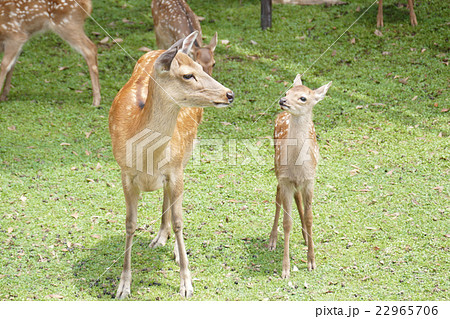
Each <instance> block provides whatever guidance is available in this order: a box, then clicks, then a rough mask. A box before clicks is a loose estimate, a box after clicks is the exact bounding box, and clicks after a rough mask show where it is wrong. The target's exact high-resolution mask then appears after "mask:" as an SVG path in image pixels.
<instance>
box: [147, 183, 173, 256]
mask: <svg viewBox="0 0 450 319" xmlns="http://www.w3.org/2000/svg"><path fill="white" fill-rule="evenodd" d="M170 218H171V206H170V196H169V193H168V190H167V188H166V187H165V188H164V199H163V208H162V215H161V226H160V227H159V232H158V234H157V235H156V237H155V238H154V239H153V240H152V242H151V243H150V248H156V247H160V246H164V245H165V244H166V242H167V239H168V238H169V237H170Z"/></svg>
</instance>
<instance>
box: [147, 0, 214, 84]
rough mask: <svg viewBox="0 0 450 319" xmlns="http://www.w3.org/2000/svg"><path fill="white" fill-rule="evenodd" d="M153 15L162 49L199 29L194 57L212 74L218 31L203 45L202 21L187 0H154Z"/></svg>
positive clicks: (158, 42) (158, 41)
mask: <svg viewBox="0 0 450 319" xmlns="http://www.w3.org/2000/svg"><path fill="white" fill-rule="evenodd" d="M152 16H153V23H154V25H155V34H156V45H157V46H158V48H160V49H168V48H169V47H170V46H171V45H172V44H174V43H175V42H176V41H177V40H179V39H181V38H183V37H186V36H188V35H189V34H191V33H192V32H194V31H198V32H199V35H198V38H197V40H196V41H195V44H194V47H193V48H192V51H193V58H194V60H195V61H196V62H197V63H199V64H200V65H201V66H202V68H203V70H204V71H205V72H206V73H208V74H209V75H211V74H212V69H213V67H214V64H215V61H214V50H215V49H216V45H217V32H216V34H215V35H214V36H213V38H212V39H211V42H210V43H209V44H208V45H206V46H203V43H202V28H201V26H200V22H199V20H198V18H197V16H196V15H195V13H194V12H193V11H192V9H191V8H190V7H189V5H188V4H187V3H186V1H185V0H153V1H152Z"/></svg>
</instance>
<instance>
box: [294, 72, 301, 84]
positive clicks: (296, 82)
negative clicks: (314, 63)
mask: <svg viewBox="0 0 450 319" xmlns="http://www.w3.org/2000/svg"><path fill="white" fill-rule="evenodd" d="M298 85H302V76H301V75H300V74H297V76H296V77H295V80H294V84H293V86H298Z"/></svg>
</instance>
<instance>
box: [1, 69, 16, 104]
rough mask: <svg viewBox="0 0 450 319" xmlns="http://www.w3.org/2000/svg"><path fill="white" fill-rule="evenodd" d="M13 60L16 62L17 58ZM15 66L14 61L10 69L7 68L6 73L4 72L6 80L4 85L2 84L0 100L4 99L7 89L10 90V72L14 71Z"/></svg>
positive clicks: (6, 95)
mask: <svg viewBox="0 0 450 319" xmlns="http://www.w3.org/2000/svg"><path fill="white" fill-rule="evenodd" d="M15 62H17V60H16V61H15ZM15 66H16V63H14V64H13V65H12V66H11V70H9V72H8V74H6V81H5V85H4V86H3V92H2V95H1V96H0V101H6V98H7V97H8V94H9V91H10V90H11V78H12V74H13V72H14V67H15Z"/></svg>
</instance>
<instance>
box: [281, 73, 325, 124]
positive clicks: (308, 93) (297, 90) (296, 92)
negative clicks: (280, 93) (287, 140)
mask: <svg viewBox="0 0 450 319" xmlns="http://www.w3.org/2000/svg"><path fill="white" fill-rule="evenodd" d="M331 83H332V82H329V83H328V84H326V85H324V86H321V87H320V88H318V89H316V90H311V89H309V88H307V87H306V86H304V85H302V80H301V77H300V74H297V77H296V78H295V80H294V85H293V87H292V88H291V89H290V90H289V91H287V92H286V96H285V97H282V98H281V99H280V102H279V103H280V106H281V108H282V109H283V110H285V111H286V112H289V113H291V114H292V115H297V116H298V115H305V114H308V113H311V112H312V108H313V107H314V105H316V104H317V102H319V101H320V100H322V99H323V98H324V97H325V94H326V93H327V91H328V89H329V88H330V86H331Z"/></svg>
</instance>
